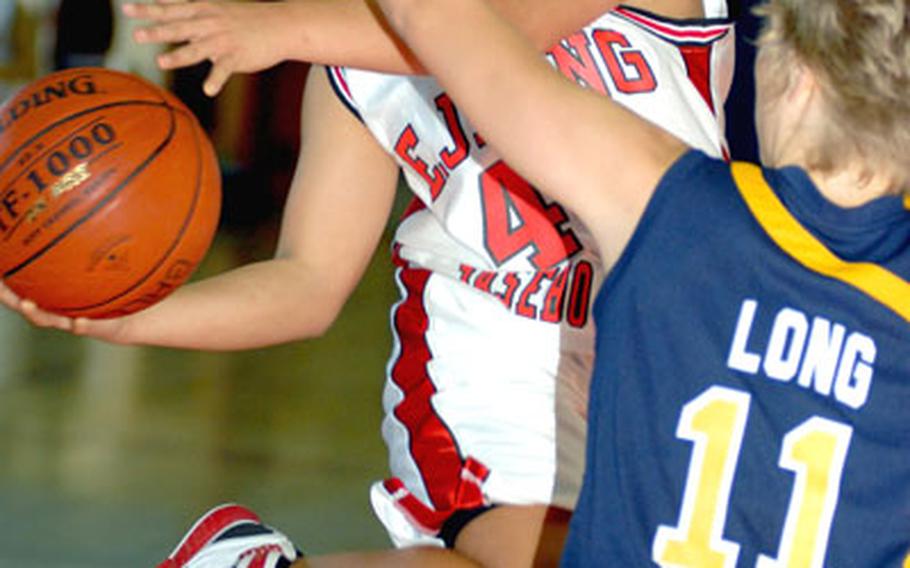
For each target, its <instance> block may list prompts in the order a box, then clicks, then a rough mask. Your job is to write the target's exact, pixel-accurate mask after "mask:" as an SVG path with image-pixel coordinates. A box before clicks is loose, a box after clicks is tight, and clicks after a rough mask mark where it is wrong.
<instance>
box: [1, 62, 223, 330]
mask: <svg viewBox="0 0 910 568" xmlns="http://www.w3.org/2000/svg"><path fill="white" fill-rule="evenodd" d="M220 209H221V183H220V174H219V170H218V163H217V161H216V159H215V153H214V151H213V149H212V146H211V143H210V142H209V139H208V137H207V136H206V135H205V132H204V131H203V130H202V129H201V128H200V126H199V124H198V122H197V121H196V118H195V117H194V116H193V114H192V113H191V112H190V111H189V110H188V109H187V108H186V107H185V106H184V105H183V104H182V103H181V102H180V101H179V100H178V99H177V98H176V97H174V96H173V95H172V94H171V93H169V92H167V91H165V90H163V89H161V88H159V87H157V86H155V85H153V84H152V83H149V82H147V81H145V80H144V79H141V78H139V77H137V76H135V75H130V74H127V73H120V72H117V71H111V70H108V69H96V68H81V69H70V70H66V71H60V72H56V73H52V74H50V75H47V76H46V77H43V78H41V79H39V80H37V81H35V82H34V83H32V84H30V85H28V86H27V87H25V88H23V89H22V90H21V91H19V92H18V93H17V94H16V96H14V97H13V98H12V99H10V100H8V101H6V103H5V104H4V105H3V106H2V107H0V274H2V277H3V279H4V281H5V282H6V284H7V285H8V286H9V287H10V288H11V289H12V290H14V291H15V292H16V293H18V294H19V295H20V296H21V297H23V298H28V299H31V300H34V301H35V303H37V304H38V305H39V306H40V307H41V308H43V309H45V310H48V311H52V312H56V313H59V314H63V315H67V316H71V317H75V316H86V317H92V318H109V317H115V316H120V315H125V314H129V313H132V312H135V311H138V310H141V309H143V308H146V307H148V306H150V305H152V304H154V303H155V302H157V301H158V300H160V299H162V298H164V297H165V296H166V295H168V294H169V293H170V292H171V291H173V290H174V289H175V288H176V287H177V286H179V285H180V284H182V283H183V282H185V281H186V279H187V278H188V277H189V276H190V274H191V273H192V272H193V270H194V269H195V268H196V266H197V265H198V264H199V262H200V260H202V258H203V256H204V255H205V253H206V251H207V250H208V247H209V245H210V244H211V241H212V237H213V235H214V233H215V229H216V227H217V224H218V218H219V214H220Z"/></svg>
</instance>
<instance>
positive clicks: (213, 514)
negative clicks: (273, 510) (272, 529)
mask: <svg viewBox="0 0 910 568" xmlns="http://www.w3.org/2000/svg"><path fill="white" fill-rule="evenodd" d="M260 522H261V521H260V520H259V517H258V516H257V515H256V514H255V513H253V512H252V511H250V510H249V509H247V508H246V507H241V506H240V505H233V504H231V505H222V506H219V507H216V508H214V509H212V510H211V511H209V512H208V513H206V514H205V515H204V516H203V517H202V518H201V519H199V520H198V521H196V524H195V525H193V527H192V528H191V529H190V530H189V532H188V533H187V534H186V536H185V537H183V540H182V541H180V544H178V545H177V549H176V550H174V552H172V553H171V555H170V556H169V557H168V558H167V559H166V560H165V561H164V562H162V563H161V564H159V565H158V568H179V567H181V566H183V565H184V564H186V563H187V562H189V560H190V559H191V558H192V557H193V556H195V555H196V554H197V553H198V552H199V551H200V550H202V549H203V548H204V547H205V546H206V545H208V544H209V543H210V542H211V541H212V540H214V539H215V538H217V537H218V535H220V534H222V533H223V532H225V531H226V530H228V529H230V528H231V527H233V526H235V525H237V524H241V523H260Z"/></svg>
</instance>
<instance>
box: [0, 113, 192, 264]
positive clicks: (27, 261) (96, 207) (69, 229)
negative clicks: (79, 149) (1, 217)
mask: <svg viewBox="0 0 910 568" xmlns="http://www.w3.org/2000/svg"><path fill="white" fill-rule="evenodd" d="M176 129H177V128H176V121H175V120H174V118H173V116H171V130H170V132H169V133H168V135H167V137H165V139H164V140H163V141H162V142H161V144H159V145H158V147H157V148H156V149H155V151H154V152H152V154H151V155H150V156H149V157H148V158H146V159H145V161H144V162H142V163H141V164H140V165H139V166H138V167H137V168H136V169H135V170H133V171H132V172H131V173H130V175H128V176H127V177H126V178H124V179H123V180H122V181H121V182H120V184H119V185H118V186H117V187H116V188H114V189H113V190H112V191H111V192H110V193H109V194H107V195H106V196H104V198H102V199H101V200H99V201H98V202H97V203H96V204H95V205H94V206H93V207H92V208H91V209H90V210H89V211H88V212H86V213H85V214H84V215H82V217H80V218H79V219H76V220H75V221H74V222H73V224H72V225H70V226H69V227H67V228H66V229H65V230H63V231H61V232H60V233H59V234H58V235H57V236H56V237H54V238H53V239H51V241H50V242H48V243H47V244H45V245H44V246H43V247H41V249H39V250H38V251H36V252H35V253H33V254H32V255H31V256H30V257H29V258H27V259H25V260H24V261H22V262H20V263H19V264H18V265H17V266H14V267H12V268H10V269H9V270H7V271H6V272H5V273H4V274H3V277H4V278H9V277H10V276H13V275H14V274H16V273H17V272H19V271H20V270H22V269H23V268H25V267H26V266H28V265H29V264H31V263H32V262H34V261H35V260H37V259H38V258H40V257H41V256H43V255H44V254H45V253H46V252H47V251H49V250H50V249H52V248H53V247H55V246H56V245H57V243H59V242H60V241H61V240H63V239H64V238H66V237H67V236H68V235H69V234H70V233H72V232H73V231H74V230H75V229H76V228H77V227H79V226H80V225H82V224H83V223H85V221H87V220H88V219H89V218H91V217H92V216H93V215H94V214H95V213H97V212H98V210H99V209H101V208H102V207H104V206H105V205H106V204H107V203H108V202H110V200H111V199H113V198H114V197H116V196H117V195H118V194H119V193H120V192H121V191H123V188H124V187H126V186H127V185H128V184H129V182H131V181H132V180H133V178H135V177H136V176H137V175H139V173H141V172H142V171H143V170H145V168H147V167H148V165H149V164H151V163H152V162H153V161H154V159H155V158H156V157H157V156H158V155H159V154H161V152H162V151H163V150H164V149H165V148H166V147H167V145H168V144H169V143H170V141H171V139H172V138H173V137H174V132H175V131H176Z"/></svg>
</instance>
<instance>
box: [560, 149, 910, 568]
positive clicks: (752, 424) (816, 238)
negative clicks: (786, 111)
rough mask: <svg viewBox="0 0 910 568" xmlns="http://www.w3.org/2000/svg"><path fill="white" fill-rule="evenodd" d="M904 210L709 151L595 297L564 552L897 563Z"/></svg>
mask: <svg viewBox="0 0 910 568" xmlns="http://www.w3.org/2000/svg"><path fill="white" fill-rule="evenodd" d="M908 278H910V212H908V210H907V207H906V203H905V202H904V200H902V199H901V198H898V197H888V198H882V199H878V200H876V201H873V202H871V203H868V204H866V205H864V206H862V207H859V208H853V209H844V208H840V207H837V206H835V205H833V204H831V203H830V202H829V201H827V200H826V199H825V198H824V197H823V196H822V195H821V194H820V193H819V192H818V190H817V188H816V187H815V186H814V185H813V184H812V182H811V181H810V179H809V178H808V176H807V175H806V174H805V173H804V172H803V171H802V170H800V169H797V168H785V169H782V170H760V169H759V168H757V167H755V166H752V165H748V164H734V165H733V166H732V167H731V165H729V164H726V163H724V162H721V161H718V160H712V159H709V158H707V157H705V156H704V155H703V154H700V153H698V152H694V151H693V152H690V153H688V154H686V155H685V156H684V157H683V158H681V159H680V160H679V161H678V162H677V163H676V164H675V165H674V166H673V167H672V168H671V169H670V171H669V172H667V174H666V175H665V176H664V178H663V180H662V181H661V183H660V185H659V187H658V188H657V190H656V192H655V194H654V196H653V198H652V200H651V203H650V204H649V205H648V208H647V210H646V212H645V215H644V217H643V218H642V220H641V222H640V224H639V227H638V229H637V230H636V232H635V234H634V235H633V238H632V240H631V241H630V243H629V245H628V247H627V249H626V251H625V252H624V253H623V256H622V258H621V259H620V261H619V263H618V264H617V265H616V266H615V268H614V269H613V271H612V272H611V274H610V275H609V277H608V278H607V280H606V281H605V283H604V285H603V287H602V289H601V291H600V295H599V297H598V299H597V303H596V306H595V311H594V314H595V318H596V325H597V329H598V332H597V333H598V339H597V363H596V370H595V374H594V379H593V381H592V392H591V399H590V416H589V418H590V424H589V434H588V453H587V469H586V473H585V479H584V486H583V489H582V494H581V497H580V499H579V503H578V508H577V510H576V512H575V515H574V518H573V521H572V526H571V531H570V536H569V541H568V544H567V548H566V553H565V556H564V563H565V564H566V565H568V566H585V567H588V566H622V567H628V566H652V565H656V564H659V565H664V566H687V567H698V568H710V567H714V566H718V567H721V566H729V567H732V566H741V567H742V566H748V567H752V566H758V567H762V568H770V567H771V566H781V567H783V566H787V567H809V566H818V567H821V566H829V567H841V566H842V567H876V568H877V567H883V566H900V565H901V564H902V563H903V562H904V561H905V558H906V557H907V554H908V549H910V285H908V283H907V280H908Z"/></svg>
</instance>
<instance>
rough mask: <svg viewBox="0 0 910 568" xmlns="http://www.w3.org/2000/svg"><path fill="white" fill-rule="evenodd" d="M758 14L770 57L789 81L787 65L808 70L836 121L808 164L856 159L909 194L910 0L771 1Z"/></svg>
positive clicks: (832, 166)
mask: <svg viewBox="0 0 910 568" xmlns="http://www.w3.org/2000/svg"><path fill="white" fill-rule="evenodd" d="M756 12H757V13H759V14H760V15H762V16H765V18H766V20H765V28H764V31H763V33H762V36H761V39H760V42H759V43H760V45H761V49H762V50H763V51H768V52H769V53H768V55H770V57H769V58H768V59H769V60H771V61H774V62H775V65H777V67H778V69H779V70H780V71H781V72H782V75H783V76H784V77H786V76H788V73H786V67H784V66H785V65H792V64H802V65H805V66H806V67H808V68H809V69H810V70H811V71H812V73H813V75H814V76H815V78H816V81H817V82H818V84H819V86H820V88H821V93H822V97H823V104H824V109H823V111H824V112H825V113H826V114H827V117H828V118H829V120H827V121H826V124H825V126H824V127H823V131H822V132H821V133H820V135H819V137H818V138H817V143H816V144H815V147H814V148H811V149H810V150H809V152H808V154H807V158H808V160H809V161H810V163H809V164H807V165H808V166H810V167H813V168H817V169H819V170H822V171H831V170H836V169H837V168H838V166H840V165H842V164H844V163H845V161H846V160H847V159H849V158H850V157H857V158H860V159H861V160H862V163H865V164H867V167H868V168H870V169H871V168H875V169H876V170H878V171H877V173H884V174H886V175H889V176H891V178H892V179H893V181H894V183H895V184H896V185H897V186H898V187H900V188H904V190H905V191H906V188H907V186H908V182H910V22H908V17H910V0H769V1H768V2H767V3H766V4H764V5H762V6H761V7H759V8H758V9H757V10H756ZM774 82H775V83H779V81H774ZM784 82H785V81H784ZM782 87H783V85H780V84H776V85H772V86H771V87H770V88H771V90H772V91H776V90H779V89H782ZM882 169H884V171H881V170H882ZM868 173H870V174H871V173H873V172H868Z"/></svg>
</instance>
